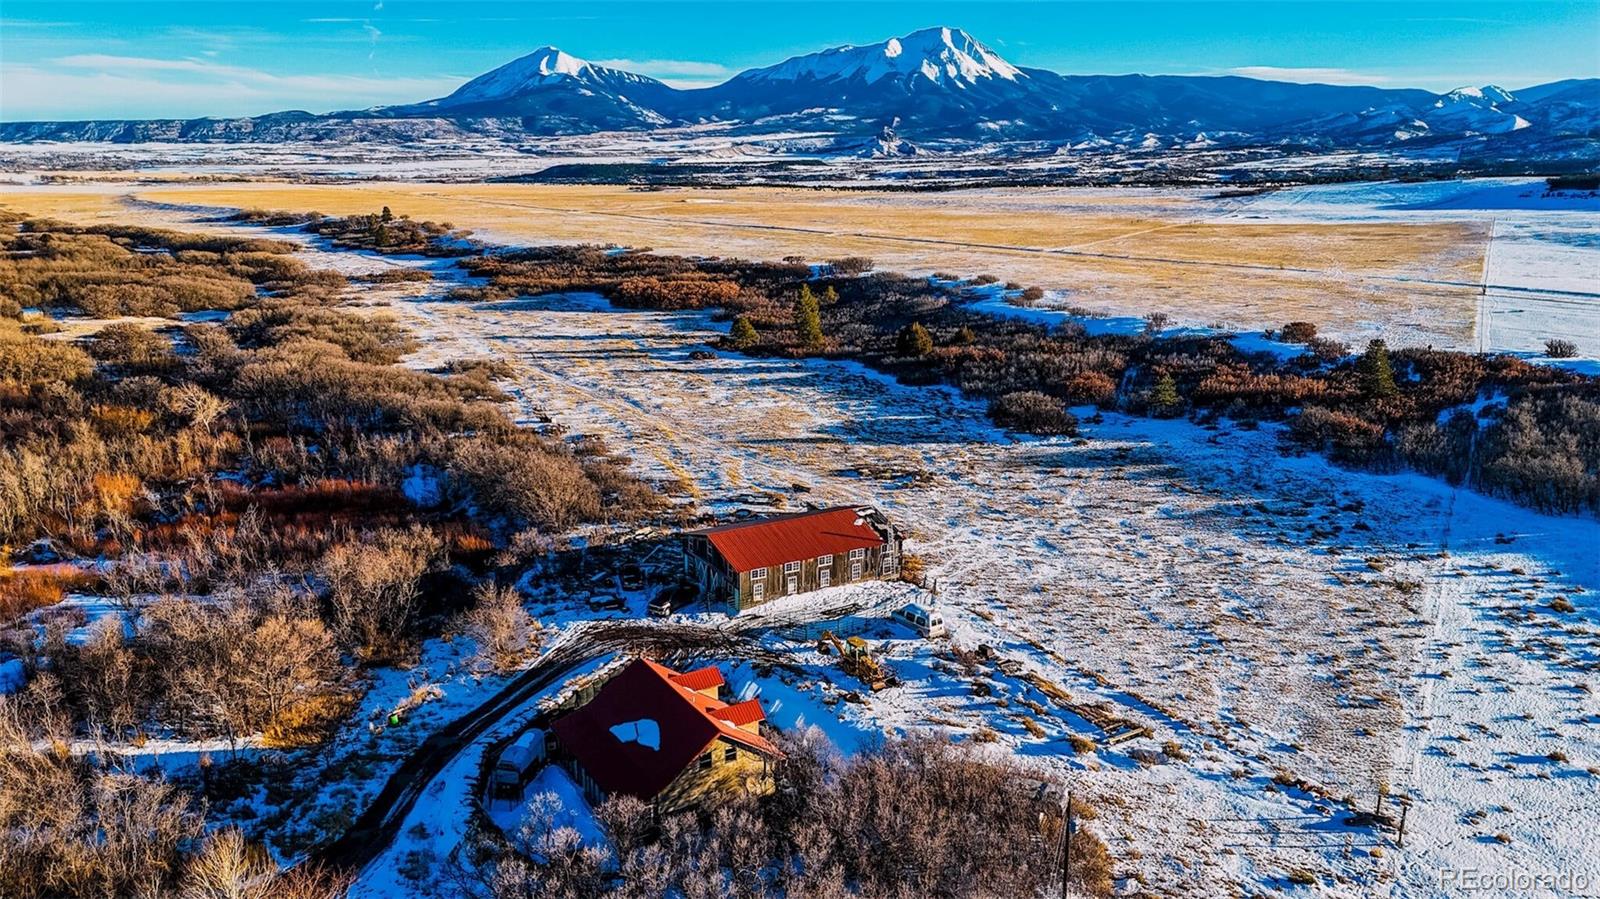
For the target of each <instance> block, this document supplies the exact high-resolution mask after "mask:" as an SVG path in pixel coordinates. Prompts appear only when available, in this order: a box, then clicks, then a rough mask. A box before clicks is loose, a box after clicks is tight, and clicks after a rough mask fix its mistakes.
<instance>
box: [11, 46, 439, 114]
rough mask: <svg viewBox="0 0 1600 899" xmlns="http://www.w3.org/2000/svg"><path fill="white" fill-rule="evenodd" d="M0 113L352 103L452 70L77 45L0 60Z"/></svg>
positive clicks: (414, 86) (433, 84) (427, 83)
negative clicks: (421, 71)
mask: <svg viewBox="0 0 1600 899" xmlns="http://www.w3.org/2000/svg"><path fill="white" fill-rule="evenodd" d="M0 83H3V84H4V98H3V102H0V109H3V110H4V117H5V119H6V120H8V121H24V120H39V119H80V118H190V117H197V116H208V115H211V116H243V115H259V114H261V113H265V112H274V111H277V110H282V109H309V110H313V111H327V110H332V109H360V108H364V107H367V106H377V105H382V104H385V103H409V102H415V101H418V100H424V99H428V98H431V97H439V96H443V95H445V94H448V93H449V92H450V91H452V90H454V89H455V88H456V87H458V86H460V83H461V79H460V78H450V77H438V78H415V77H397V78H380V77H371V76H363V75H345V74H304V75H298V74H297V75H278V74H275V73H272V72H266V71H262V70H260V69H253V68H248V67H245V66H234V65H225V64H222V63H218V62H213V61H211V60H208V59H203V58H198V57H197V58H192V59H158V58H153V57H143V56H113V55H109V54H101V53H85V54H77V55H74V56H64V57H60V58H58V59H55V60H52V61H51V65H49V66H48V67H47V66H41V65H23V64H7V65H4V66H0Z"/></svg>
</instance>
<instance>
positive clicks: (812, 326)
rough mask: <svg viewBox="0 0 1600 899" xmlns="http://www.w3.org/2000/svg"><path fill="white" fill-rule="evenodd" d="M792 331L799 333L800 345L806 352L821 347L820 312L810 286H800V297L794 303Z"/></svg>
mask: <svg viewBox="0 0 1600 899" xmlns="http://www.w3.org/2000/svg"><path fill="white" fill-rule="evenodd" d="M794 329H795V331H797V332H799V335H800V344H801V346H804V347H805V348H806V349H808V350H814V349H817V348H818V347H820V346H822V310H821V309H820V308H818V306H817V297H816V295H815V294H813V293H812V292H811V285H809V284H802V285H800V296H798V297H796V298H795V301H794Z"/></svg>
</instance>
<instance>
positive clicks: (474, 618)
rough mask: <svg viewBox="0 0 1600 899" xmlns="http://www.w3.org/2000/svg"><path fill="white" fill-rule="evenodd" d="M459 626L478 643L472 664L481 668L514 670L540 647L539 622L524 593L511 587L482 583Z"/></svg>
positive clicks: (473, 593)
mask: <svg viewBox="0 0 1600 899" xmlns="http://www.w3.org/2000/svg"><path fill="white" fill-rule="evenodd" d="M458 629H459V630H460V631H461V633H462V634H463V635H464V636H466V637H467V638H469V639H471V640H472V641H473V643H475V644H477V649H476V651H475V652H474V653H473V656H472V661H471V664H472V666H473V667H474V668H476V669H478V670H480V671H489V672H495V673H499V674H504V673H507V672H511V671H515V670H517V669H518V668H521V667H522V666H523V665H524V664H525V663H526V662H527V661H528V659H530V658H532V656H533V654H534V653H535V652H536V651H537V650H538V648H539V638H540V634H539V622H538V621H536V620H535V619H534V617H533V616H532V615H530V614H528V610H527V608H526V607H524V605H523V602H522V594H521V592H519V591H518V590H517V588H515V587H511V586H505V585H500V584H495V583H490V582H485V583H482V584H479V585H478V586H477V588H476V589H474V590H473V592H472V608H470V609H468V610H467V611H466V613H465V614H463V615H462V616H461V622H460V624H459V625H458Z"/></svg>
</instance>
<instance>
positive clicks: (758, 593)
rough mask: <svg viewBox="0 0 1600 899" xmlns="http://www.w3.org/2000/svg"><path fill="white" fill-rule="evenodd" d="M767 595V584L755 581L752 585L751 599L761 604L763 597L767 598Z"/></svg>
mask: <svg viewBox="0 0 1600 899" xmlns="http://www.w3.org/2000/svg"><path fill="white" fill-rule="evenodd" d="M766 594H767V585H766V582H764V581H755V582H754V583H752V584H751V585H750V599H751V600H753V601H755V602H760V601H761V599H762V597H764V596H766Z"/></svg>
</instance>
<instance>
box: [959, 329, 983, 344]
mask: <svg viewBox="0 0 1600 899" xmlns="http://www.w3.org/2000/svg"><path fill="white" fill-rule="evenodd" d="M977 339H978V332H976V331H974V330H972V329H971V328H969V327H967V326H966V325H962V326H961V328H960V329H959V330H957V331H956V340H955V342H956V343H960V344H969V343H972V342H973V341H975V340H977Z"/></svg>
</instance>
